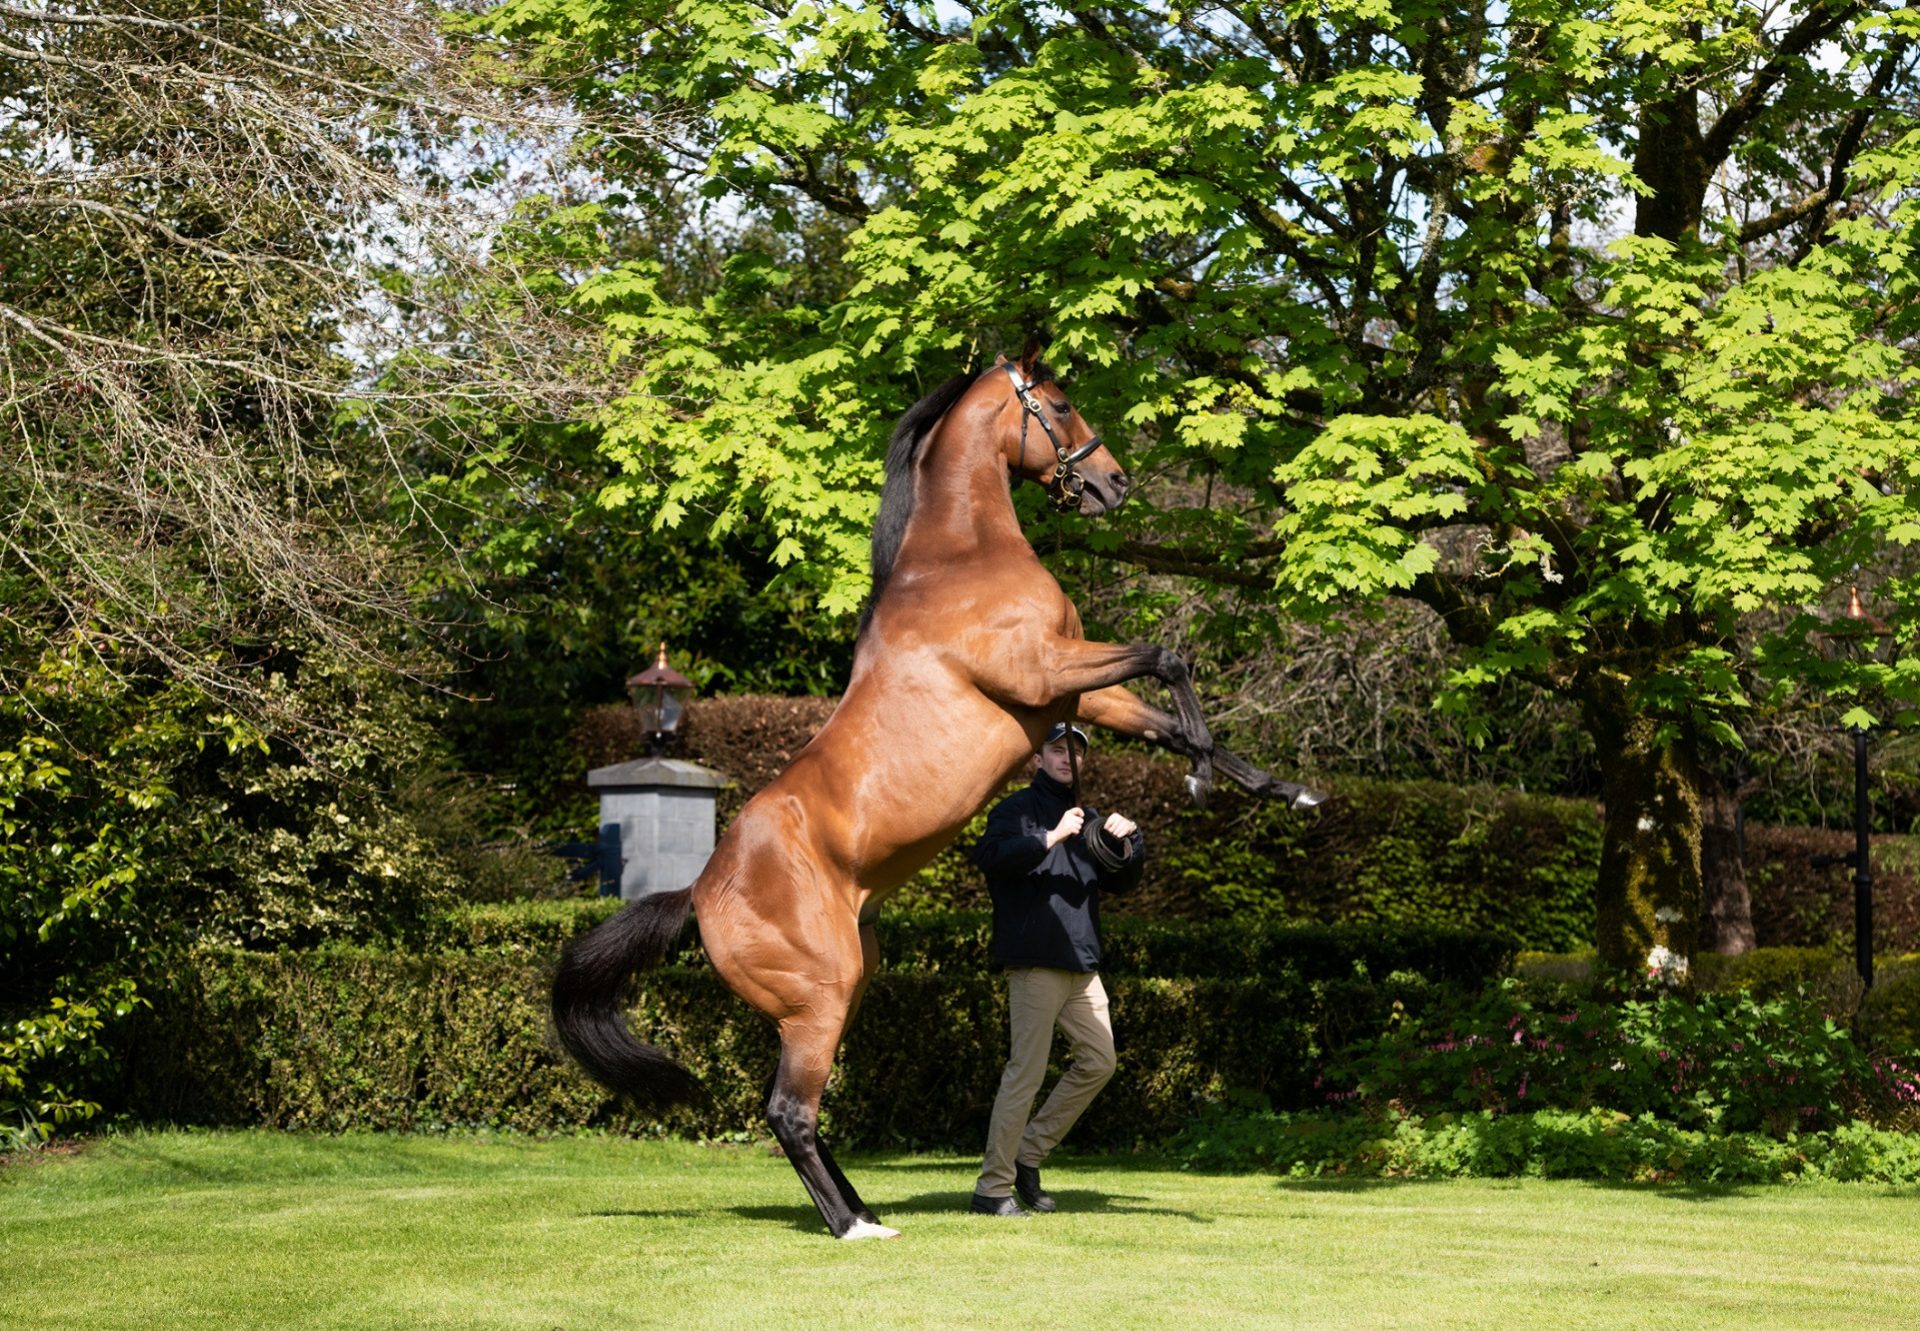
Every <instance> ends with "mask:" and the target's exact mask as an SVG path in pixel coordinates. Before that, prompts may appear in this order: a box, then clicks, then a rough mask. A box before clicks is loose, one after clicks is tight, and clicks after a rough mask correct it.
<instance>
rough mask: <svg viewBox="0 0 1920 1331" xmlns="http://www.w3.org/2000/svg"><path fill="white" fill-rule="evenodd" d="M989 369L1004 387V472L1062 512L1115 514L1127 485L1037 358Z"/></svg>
mask: <svg viewBox="0 0 1920 1331" xmlns="http://www.w3.org/2000/svg"><path fill="white" fill-rule="evenodd" d="M994 368H995V369H996V370H1000V371H1002V372H1003V373H1002V374H1000V375H997V376H995V377H996V378H1000V379H1002V380H1004V381H1005V383H1006V395H1007V399H1006V404H1005V405H1004V406H1003V407H1002V408H1001V411H1000V413H999V416H998V419H1000V420H1002V421H1004V422H1005V430H1004V431H1003V435H1002V437H1003V441H1004V444H1003V448H1002V452H1003V453H1004V454H1005V456H1006V460H1007V467H1008V469H1009V470H1011V471H1012V472H1013V474H1014V475H1015V476H1023V477H1025V478H1026V479H1027V480H1030V481H1032V482H1034V483H1035V484H1036V485H1041V486H1045V487H1046V490H1047V494H1048V496H1049V497H1050V498H1051V499H1052V500H1053V506H1054V507H1055V508H1058V509H1060V510H1062V511H1063V512H1066V511H1077V512H1080V513H1084V514H1085V515H1086V516H1088V517H1093V516H1095V515H1097V514H1100V513H1105V512H1107V511H1109V510H1110V509H1115V508H1118V507H1119V506H1120V501H1121V500H1123V499H1125V498H1126V497H1127V487H1128V486H1129V485H1130V484H1132V482H1131V481H1129V480H1128V478H1127V473H1126V471H1125V470H1124V469H1123V468H1122V467H1121V466H1120V462H1119V459H1117V458H1115V457H1114V456H1113V454H1112V453H1110V452H1108V451H1107V447H1106V445H1104V444H1102V443H1101V442H1100V436H1099V435H1097V434H1095V433H1094V432H1093V427H1091V426H1090V425H1088V424H1087V423H1086V421H1084V420H1082V419H1081V417H1080V413H1079V412H1077V411H1075V410H1074V409H1073V404H1072V403H1071V402H1069V401H1068V400H1067V395H1066V393H1065V392H1063V391H1062V390H1061V388H1060V385H1059V384H1058V383H1057V382H1056V381H1055V380H1054V378H1053V375H1052V374H1051V373H1050V372H1049V371H1048V370H1047V369H1046V367H1045V366H1043V365H1041V364H1040V362H1039V359H1038V358H1037V356H1035V355H1034V354H1033V353H1031V352H1029V353H1028V354H1027V355H1025V356H1022V357H1021V358H1020V359H1019V360H1017V361H1010V360H1008V359H1007V358H1006V357H1004V356H999V357H995V359H994ZM1036 424H1037V425H1038V426H1039V428H1038V429H1035V428H1034V426H1035V425H1036Z"/></svg>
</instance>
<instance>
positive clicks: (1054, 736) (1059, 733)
mask: <svg viewBox="0 0 1920 1331" xmlns="http://www.w3.org/2000/svg"><path fill="white" fill-rule="evenodd" d="M1069 730H1071V731H1073V737H1074V738H1075V739H1077V740H1079V741H1080V752H1082V753H1085V752H1086V751H1087V748H1088V744H1087V732H1086V731H1084V730H1082V729H1081V728H1080V727H1079V726H1069V725H1068V724H1067V723H1066V722H1065V721H1062V722H1061V723H1060V724H1059V725H1057V726H1055V727H1054V728H1053V729H1052V730H1049V731H1048V732H1047V737H1046V738H1045V739H1043V740H1041V741H1040V746H1041V747H1042V748H1045V747H1046V746H1047V745H1049V744H1057V743H1059V742H1060V740H1061V739H1062V738H1063V737H1064V736H1065V735H1066V733H1067V731H1069Z"/></svg>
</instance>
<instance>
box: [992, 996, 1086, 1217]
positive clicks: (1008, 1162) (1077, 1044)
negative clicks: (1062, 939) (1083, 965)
mask: <svg viewBox="0 0 1920 1331" xmlns="http://www.w3.org/2000/svg"><path fill="white" fill-rule="evenodd" d="M1007 1017H1008V1021H1007V1024H1008V1025H1009V1026H1010V1027H1011V1028H1012V1032H1013V1050H1012V1055H1011V1056H1010V1057H1009V1058H1008V1059H1007V1070H1006V1072H1005V1073H1004V1074H1003V1075H1002V1076H1001V1078H1000V1094H999V1095H997V1096H995V1097H994V1101H993V1124H992V1126H991V1127H989V1128H988V1129H987V1155H986V1159H985V1161H984V1162H983V1163H982V1164H981V1166H980V1182H979V1183H978V1184H977V1185H975V1187H974V1191H975V1192H978V1193H981V1194H983V1195H984V1196H988V1197H1005V1196H1008V1195H1010V1194H1011V1193H1012V1192H1013V1166H1014V1162H1015V1161H1016V1160H1017V1161H1019V1162H1020V1163H1021V1164H1023V1165H1038V1164H1039V1163H1040V1162H1041V1161H1042V1160H1045V1159H1046V1158H1047V1153H1048V1152H1049V1151H1051V1150H1053V1148H1054V1147H1056V1146H1058V1145H1059V1144H1060V1139H1061V1138H1062V1137H1064V1136H1066V1135H1067V1129H1068V1128H1071V1127H1072V1126H1073V1125H1074V1122H1075V1121H1076V1120H1077V1119H1079V1117H1080V1115H1081V1112H1082V1111H1084V1110H1085V1109H1086V1107H1087V1105H1088V1104H1090V1103H1091V1102H1092V1100H1093V1097H1094V1096H1095V1095H1097V1094H1099V1091H1100V1088H1101V1087H1102V1086H1105V1085H1106V1084H1107V1082H1108V1081H1109V1080H1111V1079H1112V1077H1113V1023H1112V1022H1111V1021H1110V1020H1108V1018H1107V991H1106V988H1105V986H1103V985H1102V984H1101V983H1100V976H1099V975H1098V973H1096V972H1092V971H1088V972H1079V971H1058V970H1051V969H1049V968H1047V967H1045V966H1014V967H1010V968H1009V969H1008V971H1007ZM1056 1023H1057V1024H1058V1025H1059V1027H1060V1029H1061V1030H1062V1031H1064V1032H1065V1033H1066V1036H1067V1039H1068V1040H1069V1041H1070V1042H1071V1044H1072V1053H1073V1065H1072V1066H1071V1067H1069V1068H1068V1069H1067V1070H1066V1072H1065V1073H1064V1074H1062V1075H1061V1078H1060V1081H1059V1083H1058V1084H1056V1085H1055V1086H1054V1088H1053V1094H1052V1095H1049V1096H1048V1097H1047V1102H1046V1103H1045V1104H1044V1105H1041V1106H1040V1112H1039V1113H1038V1114H1035V1115H1034V1116H1033V1121H1032V1122H1031V1123H1029V1122H1028V1121H1027V1114H1028V1113H1029V1112H1030V1111H1031V1110H1032V1109H1033V1097H1034V1096H1036V1095H1038V1094H1039V1093H1040V1083H1041V1082H1042V1081H1044V1080H1045V1079H1046V1075H1047V1054H1048V1053H1049V1052H1050V1051H1051V1050H1052V1048H1053V1028H1054V1026H1055V1024H1056Z"/></svg>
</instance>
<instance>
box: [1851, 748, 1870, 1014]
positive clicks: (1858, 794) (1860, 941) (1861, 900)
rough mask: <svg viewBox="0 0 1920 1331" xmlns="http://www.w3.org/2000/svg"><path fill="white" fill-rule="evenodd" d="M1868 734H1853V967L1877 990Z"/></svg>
mask: <svg viewBox="0 0 1920 1331" xmlns="http://www.w3.org/2000/svg"><path fill="white" fill-rule="evenodd" d="M1868 812H1869V806H1868V804H1867V730H1866V727H1865V726H1856V727H1855V728H1854V732H1853V964H1854V968H1855V969H1856V970H1858V971H1859V972H1860V983H1861V984H1862V985H1863V986H1864V987H1866V988H1868V989H1871V988H1873V870H1872V868H1871V867H1870V865H1869V862H1868V859H1867V815H1868Z"/></svg>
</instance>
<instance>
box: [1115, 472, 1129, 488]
mask: <svg viewBox="0 0 1920 1331" xmlns="http://www.w3.org/2000/svg"><path fill="white" fill-rule="evenodd" d="M1113 483H1114V484H1115V485H1116V486H1118V487H1119V488H1120V489H1122V490H1124V489H1126V488H1127V487H1128V486H1129V485H1132V484H1133V478H1132V477H1130V476H1128V475H1127V473H1125V472H1124V471H1118V472H1115V473H1114V474H1113Z"/></svg>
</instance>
